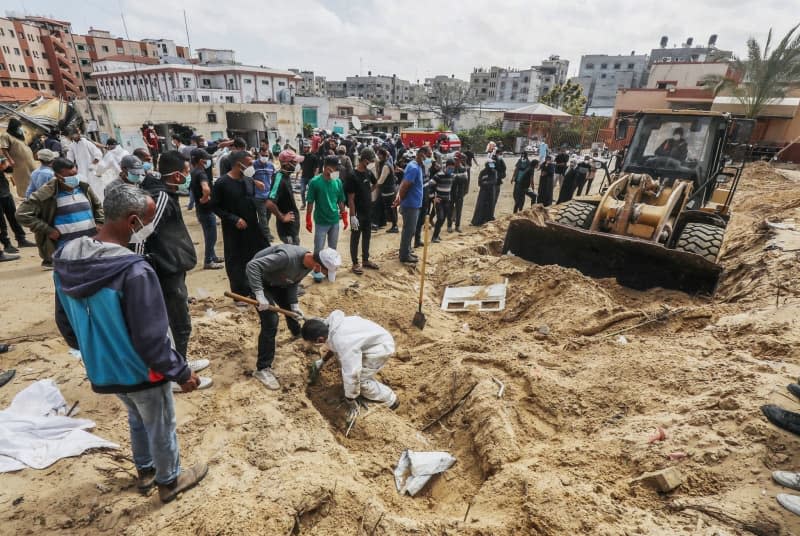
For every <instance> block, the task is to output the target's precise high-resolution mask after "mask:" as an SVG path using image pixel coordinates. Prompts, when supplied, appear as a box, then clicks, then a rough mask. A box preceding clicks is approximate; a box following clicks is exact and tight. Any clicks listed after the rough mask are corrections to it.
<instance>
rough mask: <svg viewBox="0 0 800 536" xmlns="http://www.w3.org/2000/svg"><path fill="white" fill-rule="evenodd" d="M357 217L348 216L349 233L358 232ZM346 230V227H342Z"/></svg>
mask: <svg viewBox="0 0 800 536" xmlns="http://www.w3.org/2000/svg"><path fill="white" fill-rule="evenodd" d="M358 225H359V223H358V216H350V230H351V231H358ZM344 228H345V229H347V225H345V226H344Z"/></svg>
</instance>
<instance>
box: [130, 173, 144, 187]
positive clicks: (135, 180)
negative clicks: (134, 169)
mask: <svg viewBox="0 0 800 536" xmlns="http://www.w3.org/2000/svg"><path fill="white" fill-rule="evenodd" d="M143 178H144V175H137V174H136V173H131V172H130V171H129V172H128V182H132V183H133V184H139V183H140V182H142V179H143Z"/></svg>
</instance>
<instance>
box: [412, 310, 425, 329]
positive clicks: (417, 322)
mask: <svg viewBox="0 0 800 536" xmlns="http://www.w3.org/2000/svg"><path fill="white" fill-rule="evenodd" d="M426 322H427V319H426V318H425V313H423V312H422V311H417V312H416V313H414V320H412V321H411V323H412V324H413V325H414V327H416V328H419V329H425V323H426Z"/></svg>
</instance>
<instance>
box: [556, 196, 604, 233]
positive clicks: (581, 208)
mask: <svg viewBox="0 0 800 536" xmlns="http://www.w3.org/2000/svg"><path fill="white" fill-rule="evenodd" d="M596 208H597V207H595V206H594V205H592V204H591V203H584V202H583V201H570V202H569V203H567V204H566V205H564V208H562V209H561V210H560V211H559V213H558V216H556V221H557V222H558V223H561V224H564V225H571V226H573V227H580V228H582V229H588V228H589V225H591V223H592V218H593V217H594V212H595V210H596Z"/></svg>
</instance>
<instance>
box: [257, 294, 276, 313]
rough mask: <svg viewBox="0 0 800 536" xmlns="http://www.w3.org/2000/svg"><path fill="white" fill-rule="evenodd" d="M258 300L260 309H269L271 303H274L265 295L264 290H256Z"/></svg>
mask: <svg viewBox="0 0 800 536" xmlns="http://www.w3.org/2000/svg"><path fill="white" fill-rule="evenodd" d="M256 300H257V301H258V310H259V311H268V310H269V306H270V305H274V303H272V301H271V300H269V299H268V298H267V297H266V296H265V295H264V291H263V290H258V291H256Z"/></svg>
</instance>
